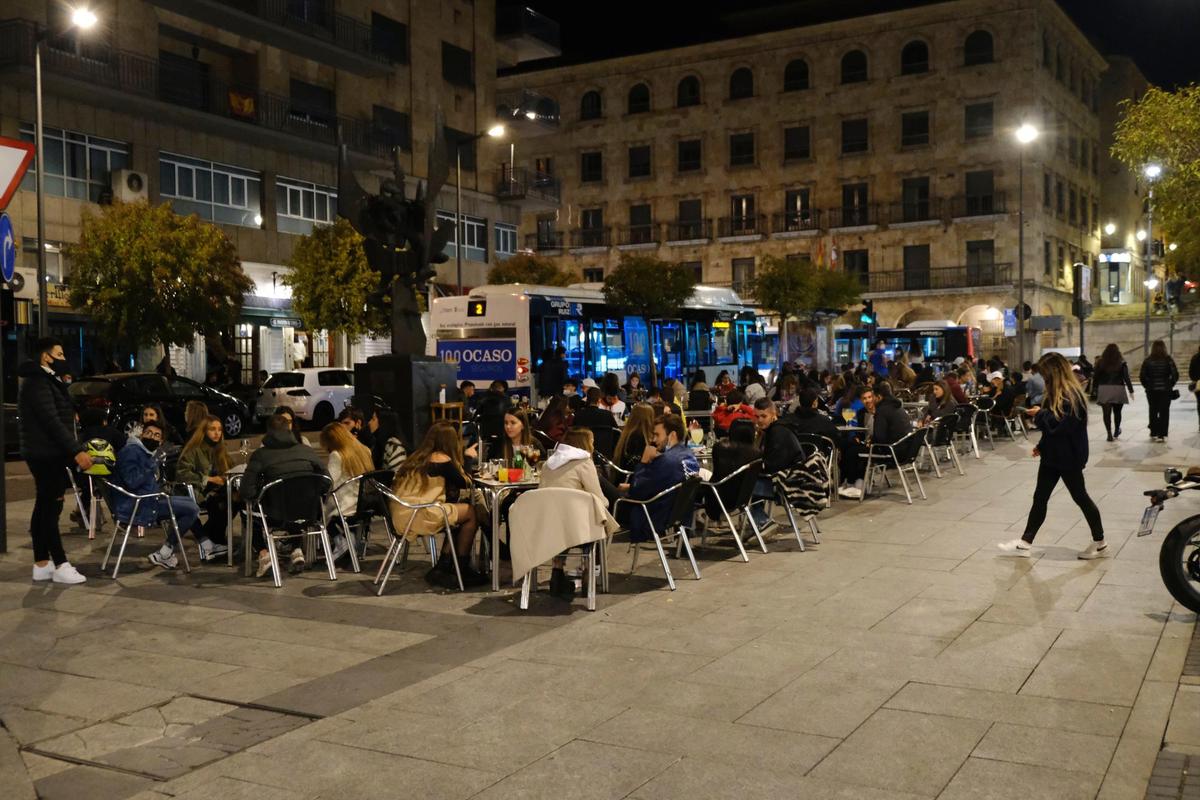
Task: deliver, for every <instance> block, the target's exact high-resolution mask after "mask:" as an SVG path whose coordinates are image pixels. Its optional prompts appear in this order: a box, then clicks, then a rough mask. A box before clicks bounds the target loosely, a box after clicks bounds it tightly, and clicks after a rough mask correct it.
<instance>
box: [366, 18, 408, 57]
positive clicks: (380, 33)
mask: <svg viewBox="0 0 1200 800" xmlns="http://www.w3.org/2000/svg"><path fill="white" fill-rule="evenodd" d="M371 52H373V53H377V54H379V55H382V56H385V57H386V58H387V59H388V60H389V61H391V62H392V63H393V64H407V63H408V26H407V25H405V24H404V23H403V22H398V21H397V20H394V19H392V18H391V17H385V16H384V15H383V14H380V13H378V12H375V11H372V12H371Z"/></svg>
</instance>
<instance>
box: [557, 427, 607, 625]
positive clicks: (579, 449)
mask: <svg viewBox="0 0 1200 800" xmlns="http://www.w3.org/2000/svg"><path fill="white" fill-rule="evenodd" d="M594 450H595V446H594V439H593V436H592V432H591V430H589V429H588V428H571V429H569V430H568V431H567V432H566V434H565V435H564V436H563V440H562V443H561V444H559V446H558V447H556V448H555V449H554V452H553V453H552V454H551V455H550V459H549V460H548V461H547V462H546V468H545V469H543V470H542V476H541V479H540V480H539V481H538V485H539V486H542V487H543V488H545V487H553V488H560V489H580V490H582V491H585V492H587V493H589V494H592V495H595V496H596V497H599V498H600V499H601V500H603V501H604V504H605V505H608V504H609V498H608V497H607V496H606V495H607V494H608V493H607V492H605V487H604V485H603V484H604V483H606V481H604V479H603V478H601V476H600V474H599V473H598V472H597V471H596V464H595V463H594V462H593V461H592V453H593V452H594ZM609 489H610V491H612V492H613V493H615V492H616V487H614V486H612V485H611V484H609ZM566 563H567V562H566V554H565V553H564V554H563V555H559V556H555V558H554V566H553V569H552V570H551V572H550V594H552V595H554V596H555V597H557V598H559V599H561V600H566V601H567V602H570V601H571V599H572V598H573V597H574V596H575V582H574V581H573V580H571V579H569V578H567V576H566V573H565V572H564V567H565V566H566Z"/></svg>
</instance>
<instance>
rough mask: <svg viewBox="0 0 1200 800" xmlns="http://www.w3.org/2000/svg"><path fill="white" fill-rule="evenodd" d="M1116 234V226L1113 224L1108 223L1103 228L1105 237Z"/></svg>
mask: <svg viewBox="0 0 1200 800" xmlns="http://www.w3.org/2000/svg"><path fill="white" fill-rule="evenodd" d="M1116 232H1117V226H1116V225H1114V224H1113V223H1111V222H1110V223H1108V224H1107V225H1105V226H1104V235H1105V236H1112V235H1113V234H1114V233H1116Z"/></svg>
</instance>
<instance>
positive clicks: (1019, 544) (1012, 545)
mask: <svg viewBox="0 0 1200 800" xmlns="http://www.w3.org/2000/svg"><path fill="white" fill-rule="evenodd" d="M996 547H998V548H1000V555H1002V556H1012V557H1014V558H1029V554H1030V552H1032V550H1033V548H1032V547H1030V545H1029V542H1027V541H1025V540H1024V539H1013V540H1012V541H1010V542H999V543H997V544H996Z"/></svg>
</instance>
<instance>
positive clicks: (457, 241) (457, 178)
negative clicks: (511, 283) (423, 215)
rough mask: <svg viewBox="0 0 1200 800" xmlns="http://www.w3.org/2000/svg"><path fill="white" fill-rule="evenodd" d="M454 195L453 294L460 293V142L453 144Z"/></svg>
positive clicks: (461, 219)
mask: <svg viewBox="0 0 1200 800" xmlns="http://www.w3.org/2000/svg"><path fill="white" fill-rule="evenodd" d="M454 175H455V178H454V184H455V185H454V196H455V198H456V205H457V208H456V209H455V211H454V216H455V219H454V262H455V264H456V265H457V266H458V283H457V285H456V286H455V288H454V293H455V294H462V293H463V292H462V288H463V287H462V221H463V216H462V144H461V143H460V144H456V145H454Z"/></svg>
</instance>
